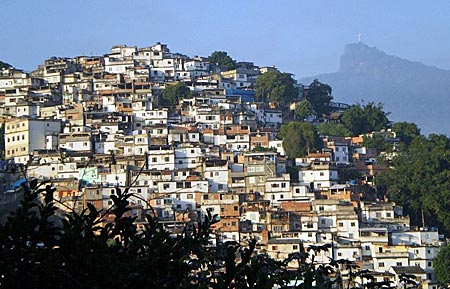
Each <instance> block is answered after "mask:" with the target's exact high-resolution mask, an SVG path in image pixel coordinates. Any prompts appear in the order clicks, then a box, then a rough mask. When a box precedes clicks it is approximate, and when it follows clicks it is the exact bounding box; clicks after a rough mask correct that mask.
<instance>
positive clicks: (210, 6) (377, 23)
mask: <svg viewBox="0 0 450 289" xmlns="http://www.w3.org/2000/svg"><path fill="white" fill-rule="evenodd" d="M0 4H1V5H0V21H1V26H0V27H1V28H0V60H3V61H5V62H8V63H10V64H12V65H13V66H15V67H18V68H22V69H25V70H33V69H35V68H36V67H37V65H38V64H40V63H42V62H43V61H44V60H45V59H46V58H48V57H51V56H68V57H73V56H78V55H83V54H84V55H90V54H91V53H92V54H94V55H101V54H105V53H107V52H109V50H110V48H111V46H112V45H115V44H127V45H137V46H138V47H145V46H150V45H153V44H154V43H156V42H158V41H159V42H162V43H166V44H167V45H168V47H169V49H170V50H171V51H173V52H181V53H184V54H187V55H189V56H194V55H201V56H208V55H209V54H210V53H211V52H212V51H214V50H225V51H227V52H228V53H229V54H230V55H231V56H232V57H233V58H234V59H236V60H238V61H253V62H254V63H255V64H256V65H260V66H265V65H276V66H277V67H278V68H279V69H281V70H282V71H285V72H291V73H294V74H295V77H296V78H300V77H303V76H310V75H314V74H317V73H321V72H335V71H336V70H337V69H338V66H339V57H340V56H341V54H342V53H343V48H344V45H345V44H347V43H351V42H356V41H357V39H358V38H357V37H358V36H357V35H358V33H360V32H361V33H362V34H363V36H362V38H363V42H364V43H366V44H367V45H369V46H376V47H377V48H379V49H380V50H383V51H385V52H386V53H388V54H392V55H397V56H400V57H402V58H406V59H408V60H413V61H420V62H423V63H425V64H428V65H434V66H437V67H439V68H444V69H450V1H447V0H442V1H437V0H433V1H413V0H408V1H407V0H403V1H400V0H395V1H394V0H386V1H380V0H376V1H366V0H354V1H345V0H342V1H338V0H330V1H320V0H319V1H317V0H315V1H299V0H297V1H275V0H271V1H231V0H226V1H225V0H224V1H218V0H217V1H215V0H207V1H189V0H180V1H169V0H161V1H149V0H140V1H131V0H122V1H116V0H109V1H99V0H94V1H92V0H89V1H76V0H71V1H65V0H59V1H50V0H39V1H37V0H27V1H25V0H1V3H0Z"/></svg>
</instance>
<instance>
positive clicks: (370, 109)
mask: <svg viewBox="0 0 450 289" xmlns="http://www.w3.org/2000/svg"><path fill="white" fill-rule="evenodd" d="M341 119H342V124H343V125H344V126H345V127H346V128H347V129H349V130H350V131H351V132H352V135H360V134H364V133H368V132H372V131H379V130H381V129H384V128H386V127H387V125H388V124H389V119H388V118H387V113H386V112H384V111H383V104H381V103H378V104H375V103H373V102H369V103H368V104H367V105H364V106H361V105H360V104H355V105H352V106H351V107H350V108H348V109H347V110H346V111H345V112H344V113H343V115H342V117H341Z"/></svg>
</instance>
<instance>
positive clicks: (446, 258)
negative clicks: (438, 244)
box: [433, 244, 450, 285]
mask: <svg viewBox="0 0 450 289" xmlns="http://www.w3.org/2000/svg"><path fill="white" fill-rule="evenodd" d="M433 268H434V272H435V273H436V277H437V278H438V280H439V281H440V282H441V283H442V284H443V285H448V284H450V244H447V246H445V247H442V248H441V249H440V250H439V253H438V254H437V256H436V258H435V259H434V260H433Z"/></svg>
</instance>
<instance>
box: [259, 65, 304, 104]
mask: <svg viewBox="0 0 450 289" xmlns="http://www.w3.org/2000/svg"><path fill="white" fill-rule="evenodd" d="M294 84H295V82H294V79H292V76H291V74H289V73H281V72H279V71H278V70H273V71H268V72H266V73H264V74H262V75H260V76H259V77H258V78H257V79H256V84H255V96H256V99H257V100H258V101H263V102H271V103H275V104H277V105H279V106H280V107H281V108H284V107H286V106H287V105H288V104H289V103H290V102H292V101H293V100H295V99H296V98H298V95H299V91H298V89H297V88H296V87H295V85H294Z"/></svg>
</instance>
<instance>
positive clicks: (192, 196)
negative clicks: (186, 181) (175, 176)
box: [186, 194, 194, 200]
mask: <svg viewBox="0 0 450 289" xmlns="http://www.w3.org/2000/svg"><path fill="white" fill-rule="evenodd" d="M186 198H187V199H189V200H192V199H193V198H194V195H193V194H187V196H186Z"/></svg>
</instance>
